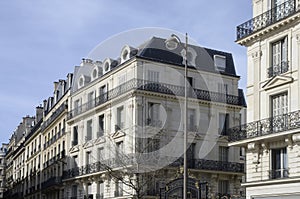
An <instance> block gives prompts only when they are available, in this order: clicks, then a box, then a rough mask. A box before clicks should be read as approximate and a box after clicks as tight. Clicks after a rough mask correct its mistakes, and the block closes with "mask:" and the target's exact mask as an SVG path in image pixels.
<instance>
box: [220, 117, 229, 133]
mask: <svg viewBox="0 0 300 199" xmlns="http://www.w3.org/2000/svg"><path fill="white" fill-rule="evenodd" d="M228 128H229V114H228V113H226V114H225V113H219V134H220V135H227V131H228Z"/></svg>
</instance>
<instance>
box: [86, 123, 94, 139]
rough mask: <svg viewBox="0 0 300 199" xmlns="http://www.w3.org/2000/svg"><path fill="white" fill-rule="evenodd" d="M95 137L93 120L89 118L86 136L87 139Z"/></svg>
mask: <svg viewBox="0 0 300 199" xmlns="http://www.w3.org/2000/svg"><path fill="white" fill-rule="evenodd" d="M92 139H93V121H92V120H89V121H87V123H86V137H85V141H89V140H92Z"/></svg>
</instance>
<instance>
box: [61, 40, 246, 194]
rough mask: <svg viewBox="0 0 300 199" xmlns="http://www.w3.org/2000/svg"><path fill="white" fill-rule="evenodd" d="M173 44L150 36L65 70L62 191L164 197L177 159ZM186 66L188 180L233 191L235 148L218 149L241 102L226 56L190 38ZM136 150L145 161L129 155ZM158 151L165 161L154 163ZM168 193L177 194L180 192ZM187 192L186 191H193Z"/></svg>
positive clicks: (178, 83)
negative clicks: (68, 78) (70, 77)
mask: <svg viewBox="0 0 300 199" xmlns="http://www.w3.org/2000/svg"><path fill="white" fill-rule="evenodd" d="M182 50H183V49H182V48H179V49H177V50H176V51H175V52H172V51H170V50H168V49H167V48H166V46H165V40H164V39H161V38H156V37H153V38H151V39H150V40H148V41H146V42H145V43H144V44H142V45H141V46H139V47H137V48H133V47H130V46H124V48H123V49H122V50H121V54H120V57H119V58H118V59H116V60H114V59H111V58H107V59H105V60H103V61H102V62H101V61H93V60H90V59H83V61H82V63H81V65H80V66H77V67H75V70H74V81H73V85H72V89H71V95H70V98H69V100H68V107H69V113H68V119H67V121H66V124H67V126H68V127H69V132H68V135H70V137H69V139H70V140H69V143H70V144H71V146H70V148H69V149H68V150H67V154H68V157H67V160H66V161H67V162H66V163H67V164H66V166H65V167H64V168H65V171H64V174H63V179H62V181H63V184H64V196H63V197H64V198H105V199H106V198H134V196H137V195H138V196H139V197H140V196H143V198H156V197H159V196H162V194H166V193H164V192H167V191H168V190H169V188H168V183H170V182H171V181H172V180H174V179H176V178H177V177H178V176H180V175H181V172H180V170H181V169H180V168H181V166H182V162H183V161H182V157H183V156H182V154H183V146H182V145H183V125H182V123H183V102H184V86H183V85H184V75H183V74H184V64H183V63H184V62H183V58H182V53H183V51H182ZM205 56H206V57H205ZM188 65H189V66H188V78H187V80H188V91H189V94H188V95H189V98H188V114H187V115H188V124H187V125H188V143H189V149H188V151H187V153H188V167H189V178H191V179H196V180H199V181H200V184H197V185H196V186H198V188H199V187H200V189H201V191H202V193H201V198H205V197H210V198H216V197H217V196H220V195H222V196H223V195H231V196H235V197H240V196H241V195H243V190H242V189H241V187H240V181H241V180H242V176H243V174H244V164H243V157H242V155H243V154H241V153H240V148H239V147H228V134H227V133H228V128H229V127H232V126H237V125H239V124H241V121H242V119H243V114H241V113H243V111H244V108H245V106H246V104H245V100H244V96H243V92H242V90H240V89H238V81H239V79H240V78H239V76H237V75H236V72H235V66H234V63H233V58H232V55H231V54H230V53H226V52H221V51H216V50H211V49H203V48H200V47H198V46H193V45H190V46H189V47H188ZM172 143H173V145H172ZM174 143H175V144H174ZM169 145H170V146H169ZM66 146H68V145H66ZM203 146H204V147H206V149H207V151H205V150H204V149H203V148H201V147H203ZM168 147H169V148H168ZM163 149H167V153H163V152H162V151H163ZM203 150H204V151H205V152H203ZM140 154H146V157H149V156H150V155H153V154H155V158H152V159H151V158H150V157H149V159H143V158H144V156H143V158H142V161H139V160H141V159H139V157H140ZM149 154H150V155H149ZM168 158H171V159H174V161H173V162H170V163H169V164H163V163H165V162H166V159H168ZM134 168H135V169H134ZM153 168H155V169H153ZM139 169H144V170H143V171H147V173H143V172H138V171H140V170H139ZM201 183H203V184H201ZM202 185H204V187H203V186H202ZM168 194H170V197H171V196H172V197H179V198H180V197H182V192H181V189H178V190H174V192H172V193H168ZM189 197H191V198H196V193H195V191H194V190H190V191H189Z"/></svg>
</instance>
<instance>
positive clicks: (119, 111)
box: [115, 106, 124, 131]
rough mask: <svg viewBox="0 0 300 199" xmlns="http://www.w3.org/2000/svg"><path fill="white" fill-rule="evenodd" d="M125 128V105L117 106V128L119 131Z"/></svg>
mask: <svg viewBox="0 0 300 199" xmlns="http://www.w3.org/2000/svg"><path fill="white" fill-rule="evenodd" d="M123 128H124V107H123V106H121V107H118V108H117V124H116V126H115V130H116V131H118V130H120V129H123Z"/></svg>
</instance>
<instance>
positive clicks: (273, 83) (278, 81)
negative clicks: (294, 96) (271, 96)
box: [262, 75, 294, 90]
mask: <svg viewBox="0 0 300 199" xmlns="http://www.w3.org/2000/svg"><path fill="white" fill-rule="evenodd" d="M293 81H294V79H293V78H292V77H287V76H282V75H277V76H275V77H273V78H272V79H270V80H269V81H268V82H267V83H266V84H265V85H263V87H262V88H263V89H265V90H269V89H271V88H275V87H278V86H282V85H285V84H289V83H292V82H293Z"/></svg>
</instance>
